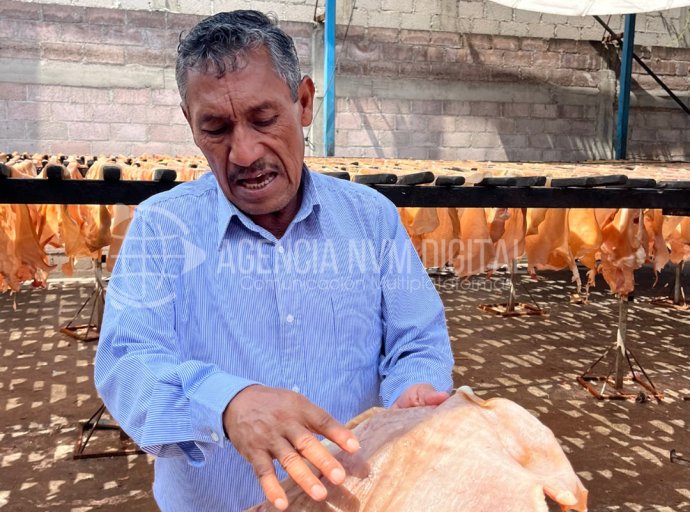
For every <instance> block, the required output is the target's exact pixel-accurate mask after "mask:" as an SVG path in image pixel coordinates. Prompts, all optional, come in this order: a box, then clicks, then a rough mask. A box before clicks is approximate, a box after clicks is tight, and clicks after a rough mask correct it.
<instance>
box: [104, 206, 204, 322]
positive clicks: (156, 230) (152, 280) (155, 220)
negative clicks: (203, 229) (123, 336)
mask: <svg viewBox="0 0 690 512" xmlns="http://www.w3.org/2000/svg"><path fill="white" fill-rule="evenodd" d="M191 238H192V232H191V230H190V228H189V226H188V225H187V224H186V223H185V222H184V221H183V220H182V219H181V218H180V217H178V216H177V215H175V213H173V212H171V211H170V210H167V209H164V208H160V207H158V206H155V205H145V206H141V207H139V208H138V209H137V212H136V215H135V220H134V221H133V222H132V224H131V225H130V228H129V231H128V232H127V235H126V238H125V243H124V244H123V248H122V250H121V251H120V254H119V255H118V258H117V263H116V265H115V269H114V271H113V274H112V276H111V278H110V284H109V285H108V292H107V296H108V302H109V303H110V304H111V305H112V306H113V307H116V308H157V307H161V306H163V305H165V304H167V303H169V302H172V301H173V300H174V299H175V284H174V283H175V281H176V280H177V279H178V278H179V277H181V276H182V275H184V274H186V273H188V272H190V271H192V270H194V269H195V268H196V267H198V266H199V265H201V264H202V263H203V262H204V261H205V260H206V253H205V252H204V250H203V249H202V248H200V247H199V246H198V245H196V244H195V243H193V242H192V241H191Z"/></svg>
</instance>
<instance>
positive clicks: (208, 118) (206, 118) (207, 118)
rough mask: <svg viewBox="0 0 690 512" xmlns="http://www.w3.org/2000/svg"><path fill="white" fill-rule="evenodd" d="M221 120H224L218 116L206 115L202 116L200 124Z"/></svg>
mask: <svg viewBox="0 0 690 512" xmlns="http://www.w3.org/2000/svg"><path fill="white" fill-rule="evenodd" d="M219 119H222V118H221V117H220V116H217V115H214V114H204V115H203V116H201V119H200V120H199V124H203V123H208V122H213V121H217V120H219Z"/></svg>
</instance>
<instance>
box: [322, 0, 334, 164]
mask: <svg viewBox="0 0 690 512" xmlns="http://www.w3.org/2000/svg"><path fill="white" fill-rule="evenodd" d="M335 2H336V0H326V18H325V28H324V31H323V38H324V45H323V46H324V52H323V82H324V86H323V90H324V101H323V103H324V109H323V126H324V130H323V146H324V151H325V156H333V155H334V154H335Z"/></svg>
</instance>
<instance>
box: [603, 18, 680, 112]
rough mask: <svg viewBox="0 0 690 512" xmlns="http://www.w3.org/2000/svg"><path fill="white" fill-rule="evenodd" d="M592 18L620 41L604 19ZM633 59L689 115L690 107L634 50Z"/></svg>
mask: <svg viewBox="0 0 690 512" xmlns="http://www.w3.org/2000/svg"><path fill="white" fill-rule="evenodd" d="M594 19H595V20H597V21H598V22H599V25H601V26H602V27H604V30H606V31H607V32H608V33H609V34H611V35H612V36H613V37H614V38H615V39H616V40H618V41H620V39H621V37H620V36H619V35H618V34H616V33H615V32H614V31H613V30H612V29H611V27H609V26H608V24H607V23H606V22H605V21H604V20H602V19H601V18H600V17H599V16H594ZM633 59H635V62H637V63H638V64H639V65H640V67H641V68H642V69H644V70H645V71H646V72H647V74H648V75H649V76H651V77H652V78H653V79H654V81H655V82H656V83H657V84H659V86H661V88H662V89H663V90H664V91H666V94H668V95H669V96H670V97H671V99H673V101H675V102H676V103H678V105H679V106H680V108H682V109H683V111H685V113H686V114H688V115H690V107H688V106H687V105H686V104H685V103H683V100H681V99H680V98H679V97H678V96H676V95H675V93H674V92H673V91H672V90H671V89H669V88H668V86H667V85H666V84H665V83H664V82H663V80H661V78H659V77H658V75H657V74H656V73H655V72H654V71H652V70H651V68H650V67H649V66H647V64H645V63H644V61H643V60H642V59H641V58H640V57H639V56H638V55H637V54H636V53H635V52H633Z"/></svg>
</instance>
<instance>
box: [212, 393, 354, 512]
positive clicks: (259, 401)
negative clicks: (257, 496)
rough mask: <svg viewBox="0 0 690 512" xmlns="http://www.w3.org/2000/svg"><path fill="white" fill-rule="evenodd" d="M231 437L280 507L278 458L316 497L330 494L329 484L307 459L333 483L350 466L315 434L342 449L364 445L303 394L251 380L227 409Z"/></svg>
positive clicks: (282, 497) (282, 504) (338, 481)
mask: <svg viewBox="0 0 690 512" xmlns="http://www.w3.org/2000/svg"><path fill="white" fill-rule="evenodd" d="M223 426H224V427H225V433H226V435H227V436H228V439H230V441H231V442H232V444H233V445H234V446H235V448H236V449H237V451H238V452H240V454H241V455H242V456H244V457H245V458H246V459H247V460H248V461H249V462H250V463H251V465H252V466H253V467H254V472H255V473H256V476H257V478H258V479H259V483H260V484H261V488H262V489H263V491H264V493H265V494H266V498H267V499H268V500H269V501H270V502H271V503H273V505H274V506H275V507H276V508H277V509H279V510H285V509H286V508H287V506H288V500H287V496H286V494H285V491H284V490H283V488H282V487H281V486H280V482H279V481H278V477H277V476H276V473H275V469H274V467H273V459H277V460H278V462H280V464H281V465H282V466H283V467H284V468H285V470H286V471H287V472H288V474H289V475H290V477H292V479H293V480H294V481H295V483H297V485H299V486H300V487H301V488H302V489H304V492H306V493H307V494H308V495H309V496H311V497H312V499H314V500H316V501H321V500H324V499H326V494H327V492H326V488H325V487H324V485H323V484H322V483H321V481H320V480H319V479H318V478H317V477H316V476H315V475H314V473H312V471H311V469H310V468H309V467H308V466H307V464H306V462H305V461H308V462H310V463H311V464H313V465H314V466H315V467H316V468H317V469H318V470H319V471H321V473H322V474H323V475H325V476H326V478H328V480H330V481H331V482H332V483H333V484H335V485H340V484H341V483H343V481H344V480H345V470H344V469H343V467H342V466H341V465H340V463H339V462H338V461H337V460H336V459H335V457H333V455H331V454H330V452H329V451H328V450H327V449H326V448H325V447H324V446H323V445H322V444H321V443H320V442H319V440H318V439H317V438H316V437H315V436H314V435H313V434H312V433H316V434H321V435H323V436H324V437H326V438H328V439H330V440H331V441H333V442H334V443H336V444H337V445H338V446H340V448H342V449H343V450H345V451H347V452H349V453H353V452H356V451H357V450H358V449H359V442H358V441H357V438H355V436H354V434H352V432H350V431H349V430H348V429H346V428H345V427H343V426H342V425H341V424H340V423H338V422H337V421H336V420H335V419H334V418H332V417H331V416H330V415H329V414H328V413H327V412H326V411H324V410H323V409H321V408H319V407H317V406H316V405H314V404H312V403H311V402H310V401H309V400H307V399H306V398H305V397H304V396H302V395H300V394H298V393H294V392H292V391H287V390H284V389H279V388H269V387H265V386H259V385H254V386H249V387H247V388H245V389H243V390H242V391H240V392H239V393H238V394H237V395H235V397H234V398H233V399H232V400H231V401H230V403H229V404H228V406H227V407H226V408H225V411H224V412H223Z"/></svg>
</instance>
